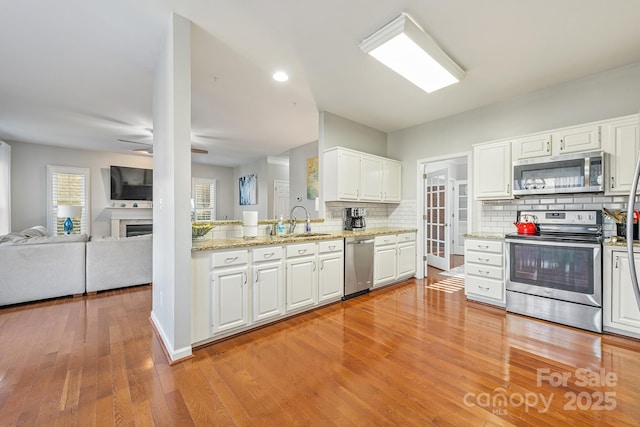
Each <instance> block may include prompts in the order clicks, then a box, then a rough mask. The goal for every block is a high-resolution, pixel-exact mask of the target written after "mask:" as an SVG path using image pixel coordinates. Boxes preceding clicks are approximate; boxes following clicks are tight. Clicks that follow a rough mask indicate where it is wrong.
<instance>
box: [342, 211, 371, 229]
mask: <svg viewBox="0 0 640 427" xmlns="http://www.w3.org/2000/svg"><path fill="white" fill-rule="evenodd" d="M366 216H367V210H366V209H365V208H344V211H343V212H342V218H343V220H344V229H345V230H349V231H358V230H364V229H365V228H366V226H367V223H366V220H365V217H366Z"/></svg>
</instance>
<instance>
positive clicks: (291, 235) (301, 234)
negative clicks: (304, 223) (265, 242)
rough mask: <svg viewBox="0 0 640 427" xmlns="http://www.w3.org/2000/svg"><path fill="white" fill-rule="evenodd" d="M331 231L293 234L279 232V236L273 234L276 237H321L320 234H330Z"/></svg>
mask: <svg viewBox="0 0 640 427" xmlns="http://www.w3.org/2000/svg"><path fill="white" fill-rule="evenodd" d="M330 235H331V233H294V234H281V235H279V236H275V237H276V238H278V239H304V238H307V237H321V236H330Z"/></svg>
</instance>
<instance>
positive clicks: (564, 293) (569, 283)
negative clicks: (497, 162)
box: [505, 210, 602, 332]
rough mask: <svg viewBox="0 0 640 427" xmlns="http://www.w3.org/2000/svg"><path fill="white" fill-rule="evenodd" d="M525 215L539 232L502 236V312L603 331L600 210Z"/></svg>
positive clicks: (528, 213) (519, 213) (527, 212)
mask: <svg viewBox="0 0 640 427" xmlns="http://www.w3.org/2000/svg"><path fill="white" fill-rule="evenodd" d="M524 215H532V216H535V217H537V226H538V233H537V234H535V235H524V234H517V233H514V234H509V235H507V236H506V238H505V242H506V257H507V274H506V278H507V281H506V290H507V292H506V294H507V295H506V296H507V301H506V308H507V311H509V312H512V313H518V314H523V315H526V316H531V317H536V318H538V319H544V320H549V321H551V322H556V323H561V324H563V325H568V326H574V327H577V328H581V329H586V330H589V331H593V332H602V212H601V211H599V210H584V211H571V210H566V211H533V212H531V211H522V212H520V211H519V212H518V218H520V217H522V216H524Z"/></svg>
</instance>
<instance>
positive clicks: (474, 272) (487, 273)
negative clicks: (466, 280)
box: [464, 263, 504, 280]
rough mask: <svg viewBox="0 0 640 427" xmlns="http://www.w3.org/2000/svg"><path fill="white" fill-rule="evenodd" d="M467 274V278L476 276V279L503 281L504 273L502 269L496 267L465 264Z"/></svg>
mask: <svg viewBox="0 0 640 427" xmlns="http://www.w3.org/2000/svg"><path fill="white" fill-rule="evenodd" d="M464 269H465V273H466V274H467V277H469V276H476V277H484V278H488V279H497V280H502V272H503V271H504V270H503V269H502V267H494V266H491V265H480V264H473V263H465V264H464Z"/></svg>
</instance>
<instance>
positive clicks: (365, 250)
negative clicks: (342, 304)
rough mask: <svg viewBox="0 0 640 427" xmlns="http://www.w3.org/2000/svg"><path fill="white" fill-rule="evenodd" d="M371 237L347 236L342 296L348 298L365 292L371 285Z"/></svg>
mask: <svg viewBox="0 0 640 427" xmlns="http://www.w3.org/2000/svg"><path fill="white" fill-rule="evenodd" d="M373 241H374V240H373V239H372V238H371V237H364V236H362V237H347V238H346V239H345V243H346V245H345V246H346V249H345V253H344V297H343V298H342V299H348V298H352V297H355V296H358V295H360V294H363V293H365V292H369V288H371V286H372V285H373Z"/></svg>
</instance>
